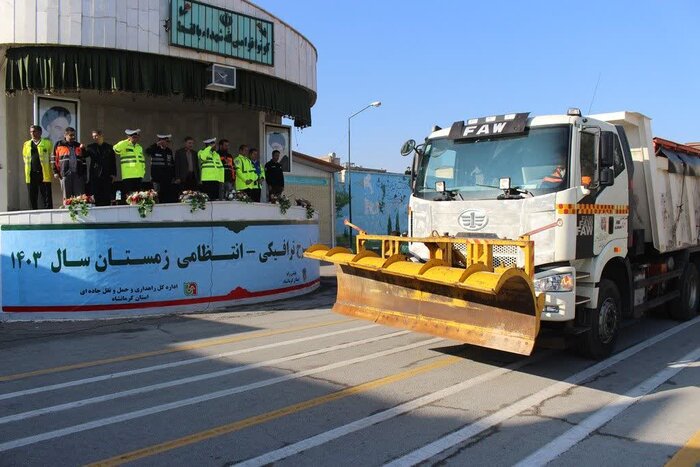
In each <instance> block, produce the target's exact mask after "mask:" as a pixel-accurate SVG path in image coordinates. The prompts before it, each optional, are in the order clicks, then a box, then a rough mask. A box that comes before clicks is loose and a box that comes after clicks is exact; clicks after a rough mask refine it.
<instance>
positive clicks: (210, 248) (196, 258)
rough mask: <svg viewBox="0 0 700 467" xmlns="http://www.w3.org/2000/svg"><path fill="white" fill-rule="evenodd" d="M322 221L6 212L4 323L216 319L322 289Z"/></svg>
mask: <svg viewBox="0 0 700 467" xmlns="http://www.w3.org/2000/svg"><path fill="white" fill-rule="evenodd" d="M318 232H319V229H318V216H316V215H315V216H314V217H313V218H312V219H307V218H306V210H305V209H304V208H300V207H291V208H290V209H289V210H288V211H287V213H286V214H284V215H282V214H281V213H280V211H279V207H278V206H277V205H273V204H262V203H241V202H228V201H217V202H210V203H207V208H206V210H204V211H201V210H200V211H196V212H194V213H190V208H189V206H188V205H184V204H159V205H156V206H155V208H154V210H153V212H152V213H151V214H150V215H149V216H147V217H146V218H145V219H142V218H141V217H140V216H139V214H138V210H137V208H136V207H134V206H115V207H99V208H91V209H90V211H89V214H88V216H87V217H84V218H83V217H79V218H78V219H77V220H76V221H73V220H71V218H70V215H69V214H68V211H67V210H65V209H61V210H50V211H48V210H47V211H20V212H10V213H0V255H1V258H0V320H49V319H93V318H96V317H121V318H123V317H130V316H137V315H152V314H170V313H177V312H201V311H212V310H214V309H217V308H223V307H226V306H230V305H235V304H238V303H253V302H261V301H270V300H278V299H281V298H285V297H291V296H296V295H301V294H304V293H308V292H310V291H312V290H314V289H316V288H317V287H318V285H319V263H318V262H317V261H311V260H307V259H304V258H303V252H304V250H305V249H306V248H307V247H308V246H310V245H312V244H314V243H317V242H318V235H319V233H318Z"/></svg>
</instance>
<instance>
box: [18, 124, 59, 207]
mask: <svg viewBox="0 0 700 467" xmlns="http://www.w3.org/2000/svg"><path fill="white" fill-rule="evenodd" d="M41 133H42V129H41V126H39V125H32V126H30V127H29V138H30V139H29V140H27V141H25V142H24V145H23V146H22V159H24V180H25V181H26V182H27V189H28V190H29V202H30V203H31V205H32V209H39V205H38V203H37V201H38V198H39V193H40V192H41V200H42V204H43V208H44V209H51V208H53V200H52V196H51V152H52V150H53V145H52V144H51V140H50V139H48V138H42V137H41Z"/></svg>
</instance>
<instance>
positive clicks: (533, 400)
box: [386, 317, 700, 467]
mask: <svg viewBox="0 0 700 467" xmlns="http://www.w3.org/2000/svg"><path fill="white" fill-rule="evenodd" d="M698 323H700V317H697V318H695V319H692V320H690V321H686V322H685V323H682V324H679V325H677V326H674V327H673V328H671V329H668V330H666V331H664V332H662V333H661V334H658V335H656V336H654V337H651V338H649V339H647V340H645V341H642V342H640V343H639V344H636V345H634V346H632V347H630V348H628V349H626V350H623V351H622V352H620V353H618V354H615V355H613V356H612V357H610V358H608V359H606V360H603V361H602V362H598V363H596V364H595V365H593V366H591V367H589V368H587V369H585V370H583V371H581V372H579V373H576V374H575V375H572V376H570V377H569V378H567V379H565V380H564V381H561V382H559V383H556V384H553V385H551V386H549V387H547V388H545V389H543V390H541V391H539V392H537V393H535V394H532V395H530V396H528V397H525V398H524V399H521V400H520V401H518V402H516V403H514V404H512V405H509V406H508V407H505V408H503V409H501V410H499V411H497V412H494V413H493V414H491V415H489V416H486V417H484V418H482V419H480V420H477V421H476V422H474V423H471V424H469V425H466V426H465V427H463V428H461V429H459V430H457V431H455V432H453V433H450V434H449V435H447V436H444V437H442V438H440V439H437V440H436V441H433V442H432V443H429V444H427V445H425V446H423V447H421V448H418V449H416V450H415V451H412V452H410V453H408V454H406V455H405V456H402V457H400V458H398V459H395V460H394V461H392V462H389V463H387V464H386V465H387V466H391V467H398V466H401V467H403V466H406V465H416V464H419V463H421V462H424V461H426V460H428V459H430V458H431V457H434V456H436V455H438V454H440V453H441V452H443V451H446V450H448V449H450V448H452V447H454V446H456V445H458V444H461V443H463V442H465V441H467V440H468V439H469V438H471V437H472V436H476V435H478V434H479V433H481V432H483V431H486V430H488V429H489V428H491V427H494V426H496V425H498V424H500V423H503V422H504V421H506V420H508V419H509V418H512V417H514V416H516V415H518V414H519V413H521V412H524V411H525V410H528V409H530V408H532V407H533V406H535V405H537V404H539V403H541V402H542V401H544V400H545V399H548V398H550V397H554V396H556V395H558V394H561V393H562V392H564V391H566V390H567V389H570V388H572V387H574V386H576V385H578V384H581V383H583V382H585V381H586V380H588V379H589V378H591V377H593V376H595V375H596V374H598V373H600V372H601V371H603V370H605V369H607V368H609V367H611V366H613V365H616V364H618V363H620V362H621V361H623V360H626V359H628V358H629V357H631V356H633V355H635V354H637V353H639V352H641V351H642V350H644V349H646V348H648V347H650V346H652V345H654V344H657V343H659V342H661V341H663V340H665V339H668V338H669V337H671V336H674V335H676V334H678V333H679V332H681V331H683V330H685V329H688V328H689V327H691V326H693V325H695V324H698Z"/></svg>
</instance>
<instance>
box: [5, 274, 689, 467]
mask: <svg viewBox="0 0 700 467" xmlns="http://www.w3.org/2000/svg"><path fill="white" fill-rule="evenodd" d="M334 296H335V287H334V282H333V278H332V277H326V278H324V279H323V285H322V287H321V289H320V290H319V291H318V292H316V293H314V294H313V295H311V296H308V297H304V298H299V299H295V300H289V301H286V302H277V303H273V304H266V305H256V306H249V307H245V308H238V309H236V310H231V311H227V312H222V313H217V314H207V315H191V316H179V317H163V318H147V319H134V320H121V321H102V322H97V321H91V322H73V323H60V324H59V323H4V324H3V323H0V465H3V466H7V465H22V466H24V465H76V464H93V463H95V464H100V465H116V464H122V463H130V464H133V465H164V466H165V465H167V466H174V465H188V466H193V465H196V466H204V465H217V466H220V465H234V464H239V463H242V464H243V465H267V464H270V463H274V464H275V465H333V466H345V465H347V466H358V465H362V466H365V465H383V464H390V465H414V464H423V465H460V466H461V465H489V466H499V465H513V464H518V463H520V464H521V465H544V464H548V463H549V464H550V465H561V466H570V465H576V466H587V465H594V466H597V467H598V466H605V465H611V466H612V465H615V466H619V465H634V466H644V465H651V466H657V465H664V464H666V463H667V462H669V460H671V459H672V458H673V460H672V465H694V463H698V462H700V363H698V361H699V360H700V318H696V319H695V320H693V321H689V322H686V323H678V322H674V321H671V320H667V319H661V318H646V319H643V320H640V321H638V322H634V323H630V324H629V325H628V326H627V327H626V328H625V329H624V332H623V334H622V337H621V339H620V342H619V345H618V349H617V352H616V353H615V355H614V356H613V357H611V358H609V359H607V360H605V361H602V362H597V363H596V362H592V361H589V360H585V359H582V358H580V357H577V356H576V355H574V354H572V353H571V352H568V351H565V350H554V349H543V348H538V349H537V350H536V352H535V353H534V354H533V356H531V357H528V358H525V357H519V356H515V355H511V354H506V353H502V352H497V351H490V350H486V349H480V348H477V347H471V346H467V345H458V344H456V343H455V342H453V341H449V340H441V339H436V338H433V337H431V336H426V335H422V334H415V333H410V332H405V331H400V330H396V329H392V328H387V327H383V326H379V325H374V324H372V323H368V322H364V321H359V320H351V319H348V318H345V317H342V316H339V315H336V314H334V313H332V312H331V311H330V307H331V306H332V303H333V299H334ZM674 456H675V457H674Z"/></svg>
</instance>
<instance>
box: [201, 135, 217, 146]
mask: <svg viewBox="0 0 700 467" xmlns="http://www.w3.org/2000/svg"><path fill="white" fill-rule="evenodd" d="M202 143H204V144H211V143H216V136H214V137H213V138H209V139H205V140H204V141H202Z"/></svg>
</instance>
